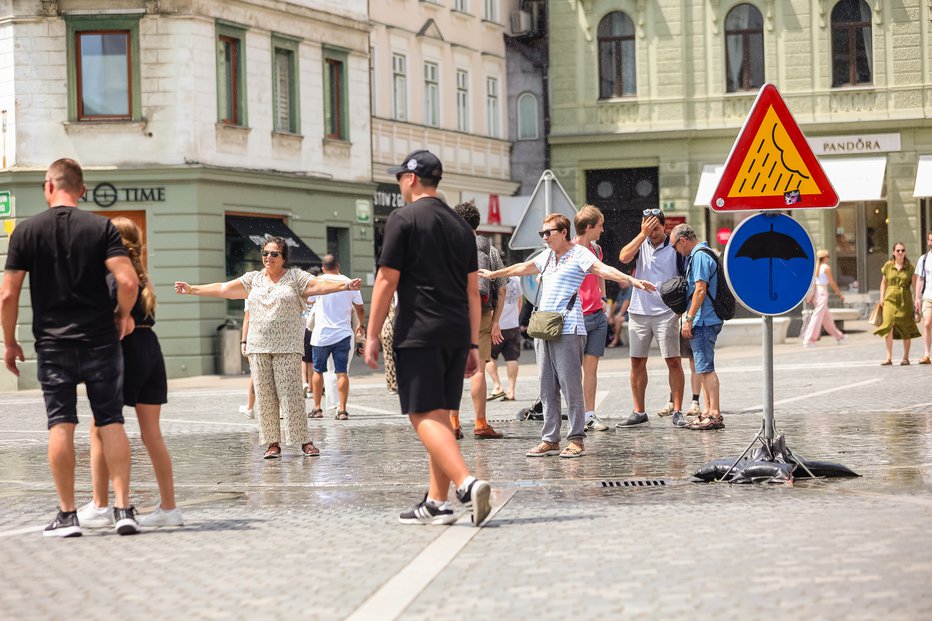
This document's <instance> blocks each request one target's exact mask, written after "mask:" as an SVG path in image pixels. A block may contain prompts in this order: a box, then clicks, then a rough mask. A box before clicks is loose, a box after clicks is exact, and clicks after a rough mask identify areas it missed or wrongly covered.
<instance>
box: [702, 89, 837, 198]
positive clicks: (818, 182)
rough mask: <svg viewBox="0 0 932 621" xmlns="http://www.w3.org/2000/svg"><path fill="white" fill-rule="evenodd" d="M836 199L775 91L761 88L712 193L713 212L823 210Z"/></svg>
mask: <svg viewBox="0 0 932 621" xmlns="http://www.w3.org/2000/svg"><path fill="white" fill-rule="evenodd" d="M836 205H838V194H837V193H836V192H835V188H833V187H832V184H831V182H830V181H829V180H828V177H826V176H825V172H824V171H823V170H822V166H820V165H819V161H818V160H817V159H816V157H815V155H813V154H812V149H810V148H809V143H808V142H806V138H805V137H804V136H803V133H802V131H800V129H799V126H798V125H797V124H796V120H795V119H793V115H792V114H790V111H789V109H787V107H786V103H785V102H784V101H783V98H782V97H781V96H780V93H779V91H777V87H776V86H774V85H773V84H765V85H764V86H763V87H761V89H760V92H759V93H758V94H757V99H755V100H754V106H753V107H752V108H751V112H750V114H748V118H747V119H746V120H745V121H744V126H743V127H742V128H741V132H740V133H739V134H738V139H737V140H736V141H735V144H734V146H733V147H732V148H731V153H730V154H729V155H728V160H727V161H726V162H725V168H724V170H723V171H722V178H721V180H720V181H719V183H718V187H717V188H716V189H715V192H714V193H713V194H712V205H711V207H712V209H713V210H715V211H743V210H754V211H766V210H786V209H805V208H819V207H822V208H826V207H835V206H836Z"/></svg>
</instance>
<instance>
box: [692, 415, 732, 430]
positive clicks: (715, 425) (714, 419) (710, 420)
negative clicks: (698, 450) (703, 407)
mask: <svg viewBox="0 0 932 621" xmlns="http://www.w3.org/2000/svg"><path fill="white" fill-rule="evenodd" d="M686 428H687V429H692V430H694V431H711V430H714V429H724V428H725V421H724V419H723V418H722V417H721V416H706V417H704V418H700V419H699V420H697V421H696V422H694V423H691V424H690V425H687V426H686Z"/></svg>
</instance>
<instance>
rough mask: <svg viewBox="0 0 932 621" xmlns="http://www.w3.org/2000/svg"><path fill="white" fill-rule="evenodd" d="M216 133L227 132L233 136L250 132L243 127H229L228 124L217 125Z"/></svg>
mask: <svg viewBox="0 0 932 621" xmlns="http://www.w3.org/2000/svg"><path fill="white" fill-rule="evenodd" d="M216 127H217V131H221V132H229V133H233V134H248V133H249V132H251V131H252V128H251V127H246V126H245V125H230V124H229V123H217V125H216Z"/></svg>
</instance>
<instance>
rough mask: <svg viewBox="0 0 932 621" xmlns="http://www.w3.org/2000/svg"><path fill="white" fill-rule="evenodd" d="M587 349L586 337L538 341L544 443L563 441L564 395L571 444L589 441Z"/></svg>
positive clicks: (542, 436) (538, 369)
mask: <svg viewBox="0 0 932 621" xmlns="http://www.w3.org/2000/svg"><path fill="white" fill-rule="evenodd" d="M585 349H586V335H584V334H579V335H577V334H564V335H563V336H561V337H560V338H558V339H556V340H555V341H544V340H541V339H534V353H535V354H537V374H538V377H539V378H540V400H541V402H542V403H543V406H544V428H543V430H542V431H541V434H540V437H541V440H544V441H545V442H559V441H560V425H561V423H562V420H561V418H562V403H561V400H560V392H561V391H562V392H563V396H564V397H566V402H567V403H568V404H569V408H570V411H569V413H568V416H567V418H568V419H569V423H570V431H569V433H568V434H567V436H566V437H567V439H569V440H580V441H582V439H583V438H585V436H586V433H585V426H586V407H585V405H584V403H583V388H582V361H583V352H584V351H585Z"/></svg>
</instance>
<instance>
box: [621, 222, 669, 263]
mask: <svg viewBox="0 0 932 621" xmlns="http://www.w3.org/2000/svg"><path fill="white" fill-rule="evenodd" d="M658 222H660V220H658V219H657V217H656V216H651V217H650V218H647V219H646V220H642V221H641V230H640V231H638V234H637V235H635V236H634V239H632V240H631V241H629V242H628V243H627V244H625V245H624V246H623V247H622V249H621V252H619V253H618V260H619V261H621V262H622V263H630V262H631V261H632V260H633V259H634V256H635V255H636V254H637V253H638V249H640V247H641V244H643V243H644V240H645V239H647V234H648V233H650V232H651V230H652V229H653V228H654V227H655V226H657V223H658Z"/></svg>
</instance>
